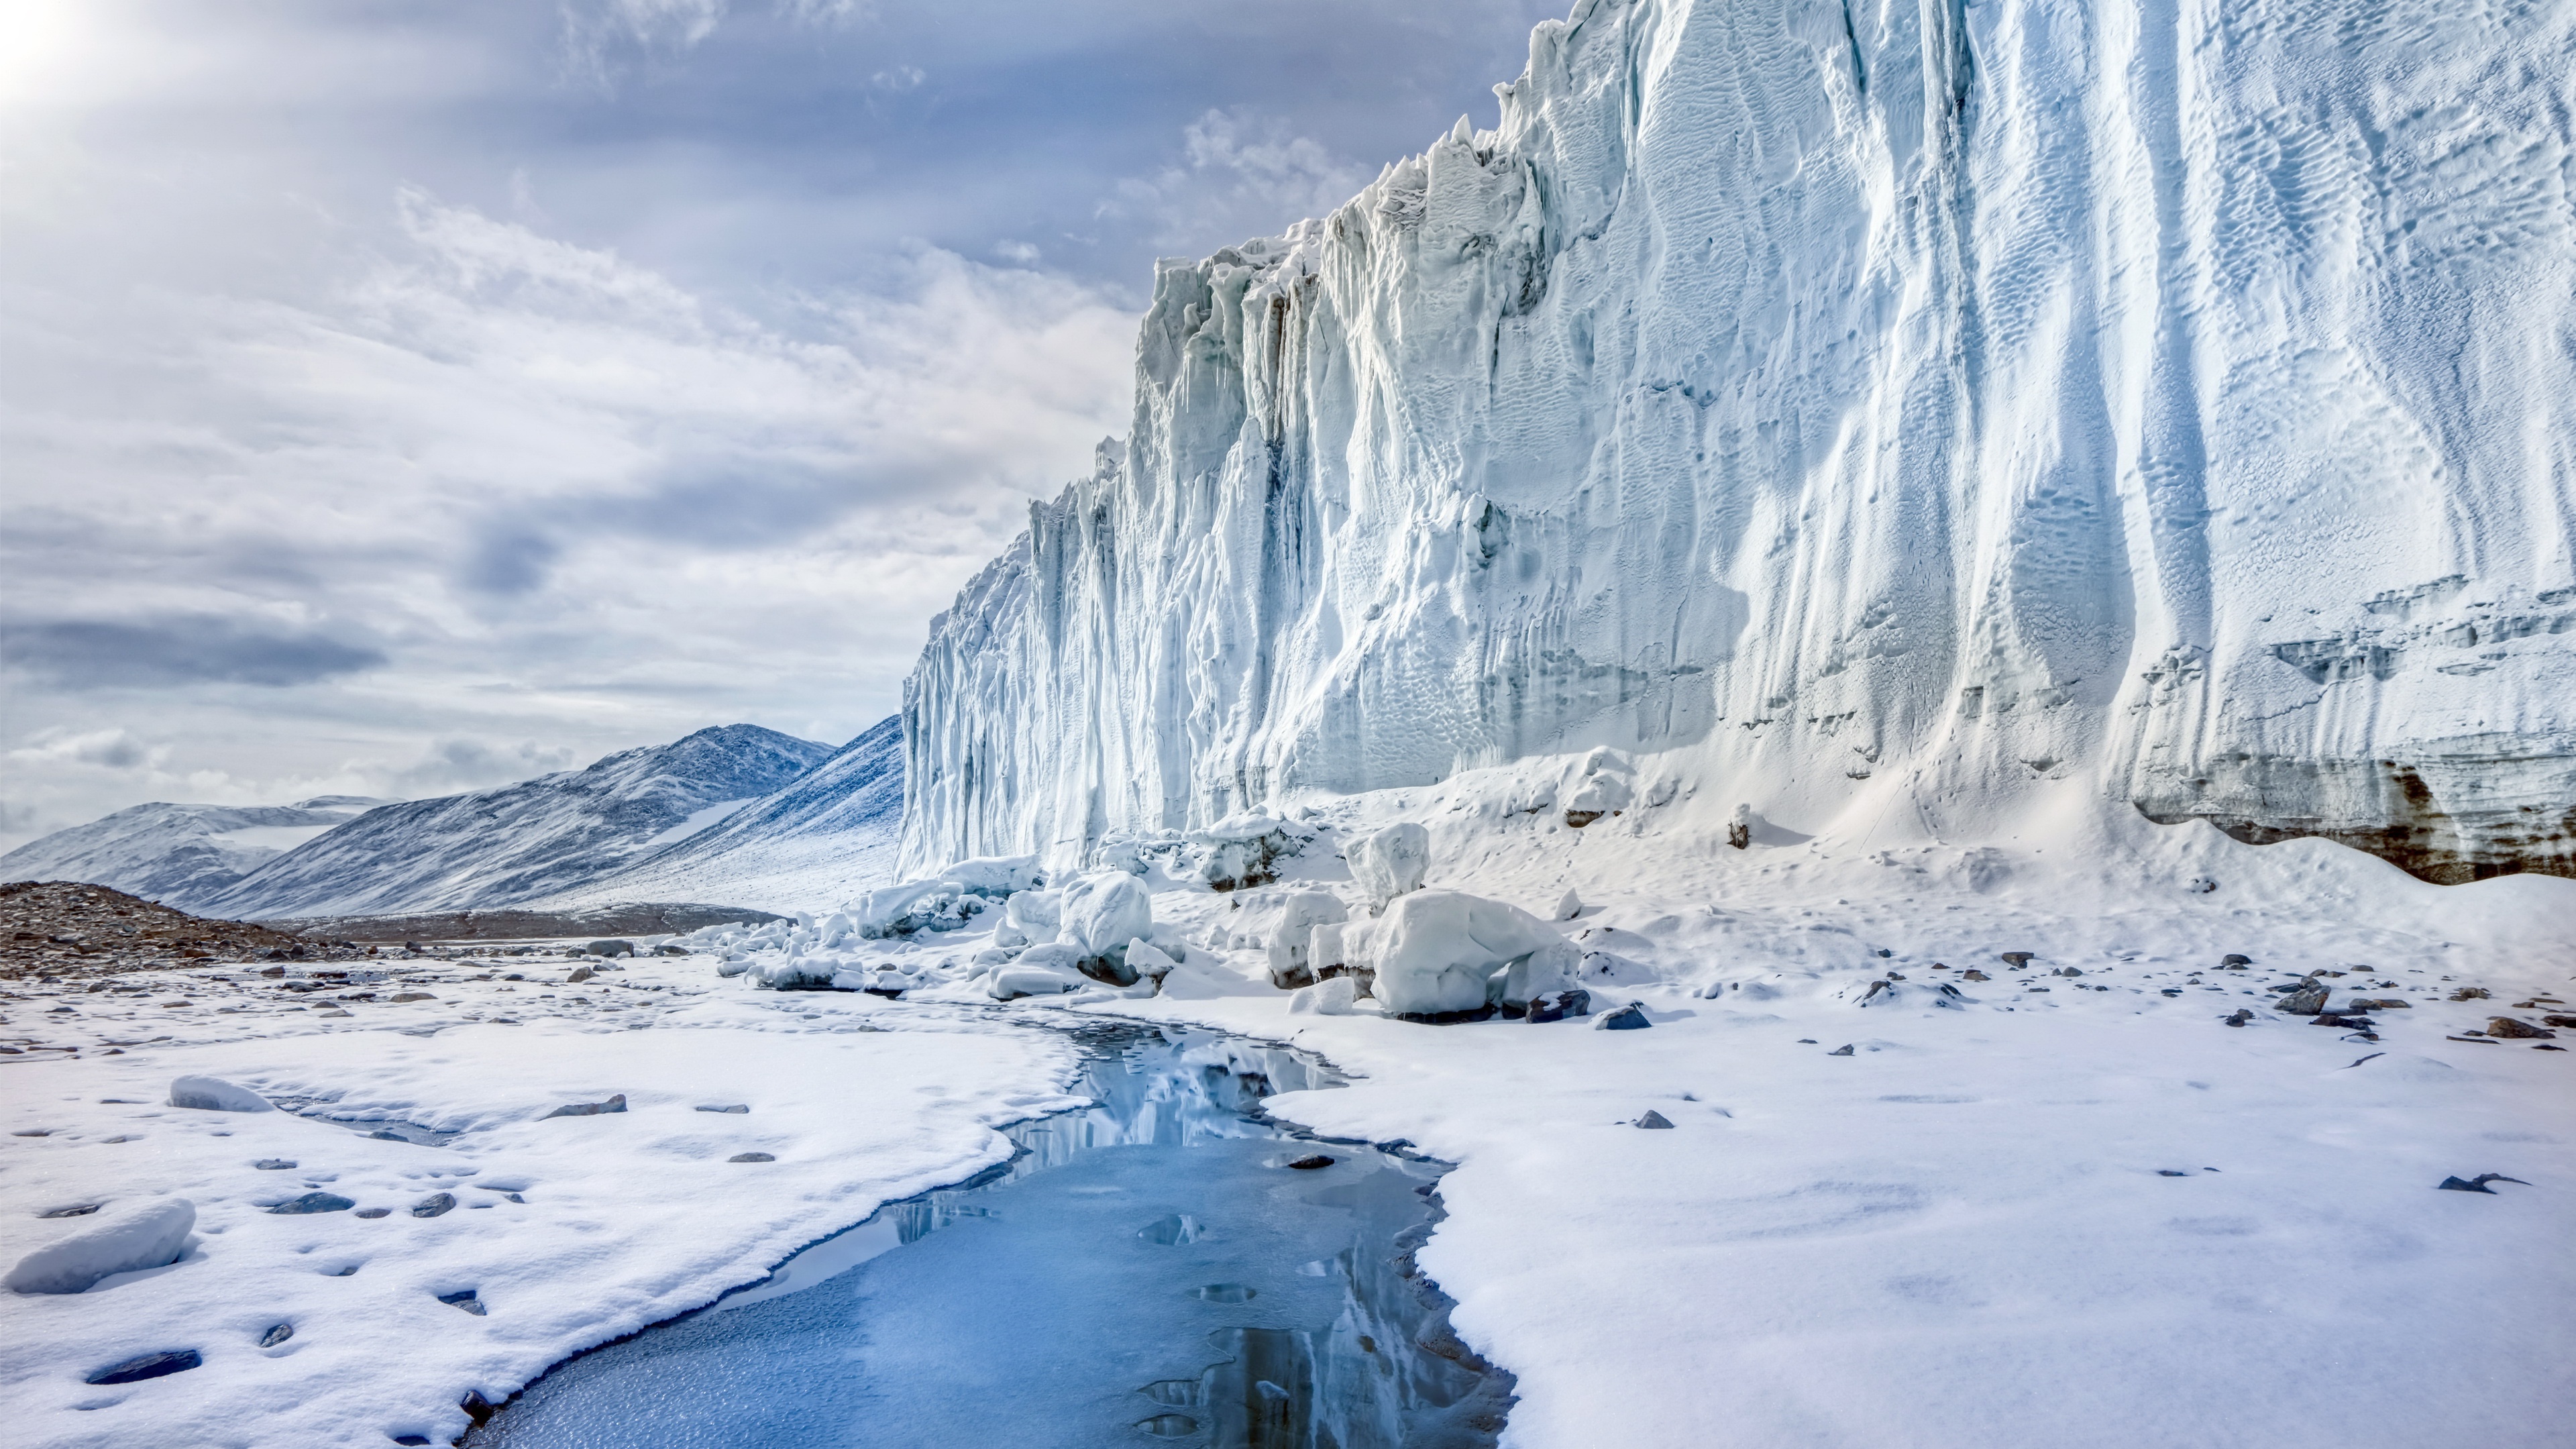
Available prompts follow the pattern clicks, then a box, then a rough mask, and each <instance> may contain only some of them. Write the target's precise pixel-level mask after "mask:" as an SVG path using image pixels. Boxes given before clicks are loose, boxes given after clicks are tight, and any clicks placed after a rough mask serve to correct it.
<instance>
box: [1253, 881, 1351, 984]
mask: <svg viewBox="0 0 2576 1449" xmlns="http://www.w3.org/2000/svg"><path fill="white" fill-rule="evenodd" d="M1350 918H1351V913H1350V912H1349V911H1348V910H1346V909H1344V908H1343V906H1342V903H1341V900H1340V898H1339V897H1337V896H1334V895H1332V894H1331V893H1330V892H1327V891H1295V892H1292V893H1290V895H1289V897H1288V902H1287V907H1286V909H1285V911H1284V912H1283V913H1282V914H1281V916H1280V918H1279V929H1278V930H1276V931H1273V932H1271V933H1270V984H1271V985H1273V986H1276V987H1278V988H1280V989H1281V990H1283V991H1287V990H1294V989H1295V988H1297V987H1300V986H1312V985H1314V984H1315V962H1314V959H1313V953H1312V951H1311V949H1310V948H1311V947H1312V945H1313V938H1314V934H1315V928H1316V927H1317V926H1321V925H1339V924H1340V923H1342V922H1344V921H1347V920H1349V919H1350Z"/></svg>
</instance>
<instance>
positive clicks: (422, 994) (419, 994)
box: [394, 991, 438, 1006]
mask: <svg viewBox="0 0 2576 1449" xmlns="http://www.w3.org/2000/svg"><path fill="white" fill-rule="evenodd" d="M437 999H438V998H437V997H435V996H432V995H431V994H429V993H428V992H426V991H397V992H395V993H394V1005H396V1006H400V1005H402V1004H403V1003H404V1002H406V1001H436V1000H437Z"/></svg>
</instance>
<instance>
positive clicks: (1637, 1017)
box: [1592, 1001, 1654, 1031]
mask: <svg viewBox="0 0 2576 1449" xmlns="http://www.w3.org/2000/svg"><path fill="white" fill-rule="evenodd" d="M1653 1025H1654V1023H1653V1022H1651V1021H1648V1020H1646V1009H1645V1006H1644V1004H1643V1003H1641V1002H1635V1001H1631V1002H1629V1003H1628V1004H1627V1005H1625V1006H1623V1007H1620V1008H1619V1009H1618V1010H1617V1011H1612V1012H1605V1013H1604V1014H1602V1015H1601V1016H1598V1017H1596V1018H1594V1019H1593V1022H1592V1028H1593V1030H1595V1031H1643V1030H1645V1029H1646V1028H1647V1027H1650V1026H1653Z"/></svg>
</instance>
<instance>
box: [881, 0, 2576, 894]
mask: <svg viewBox="0 0 2576 1449" xmlns="http://www.w3.org/2000/svg"><path fill="white" fill-rule="evenodd" d="M2571 76H2576V8H2572V7H2569V6H2564V5H2559V6H2543V7H2539V8H2536V9H2535V8H2529V7H2525V8H2522V9H2517V10H2498V9H2495V8H2492V7H2480V6H2460V5H2454V4H2449V3H2444V0H2245V3H2241V4H2234V5H2228V6H2224V7H2214V8H2213V7H2198V8H2193V7H2186V8H2184V9H2182V10H2180V11H2176V10H2173V9H2171V8H2169V7H2165V8H2159V7H2149V8H2147V9H2145V10H2135V9H2131V8H2128V7H2119V6H2093V5H2086V4H2079V3H2075V0H2030V3H2026V4H2018V5H1978V6H1973V7H1962V6H1956V5H1932V6H1921V5H1915V4H1911V3H1907V4H1896V3H1888V0H1876V3H1866V0H1860V3H1840V0H1792V3H1788V4H1784V5H1769V6H1759V5H1756V6H1748V5H1741V4H1734V3H1720V0H1702V3H1693V0H1586V3H1583V4H1579V5H1577V6H1576V7H1575V10H1574V13H1573V15H1572V17H1571V19H1570V20H1569V21H1568V22H1566V23H1563V24H1557V23H1550V24H1546V25H1542V26H1541V27H1539V29H1538V30H1537V32H1536V33H1535V34H1534V35H1533V36H1532V39H1531V45H1530V62H1529V68H1528V70H1527V72H1526V73H1524V74H1523V75H1522V76H1521V78H1520V79H1519V80H1517V81H1515V82H1514V83H1512V84H1510V85H1508V86H1505V87H1501V88H1500V94H1501V96H1502V112H1501V124H1500V127H1499V129H1497V130H1494V131H1489V132H1476V131H1472V130H1471V129H1470V128H1469V126H1468V124H1467V123H1466V122H1465V121H1464V120H1462V121H1461V122H1460V123H1459V126H1458V128H1457V129H1456V130H1455V131H1454V132H1453V133H1452V134H1451V135H1450V136H1448V137H1447V138H1446V139H1444V140H1442V141H1440V142H1439V143H1438V144H1436V145H1434V146H1433V147H1432V148H1431V149H1430V150H1429V151H1427V152H1425V153H1424V154H1422V155H1420V156H1417V157H1414V158H1411V159H1409V160H1406V161H1403V162H1400V163H1398V164H1396V165H1393V166H1391V167H1389V168H1387V170H1386V172H1385V173H1384V175H1382V176H1381V177H1380V178H1379V179H1378V180H1377V182H1375V183H1374V184H1373V185H1371V186H1369V187H1368V188H1367V189H1366V190H1365V191H1363V192H1362V193H1361V194H1360V195H1359V196H1358V197H1357V198H1355V199H1354V200H1353V201H1351V202H1350V203H1349V204H1348V205H1346V206H1344V207H1342V208H1341V209H1340V210H1338V211H1336V212H1334V213H1333V214H1332V215H1331V216H1329V217H1325V218H1323V219H1321V220H1316V221H1309V222H1304V223H1301V224H1299V225H1297V226H1296V227H1294V228H1292V229H1290V231H1289V232H1288V233H1287V234H1286V235H1285V236H1282V237H1276V238H1270V239H1265V240H1261V241H1255V242H1251V243H1247V244H1245V245H1243V246H1240V247H1233V248H1228V249H1226V250H1223V251H1220V252H1218V253H1217V254H1216V255H1215V256H1213V257H1211V258H1209V259H1208V260H1206V261H1204V262H1201V263H1198V264H1197V265H1184V264H1177V263H1174V264H1166V265H1165V267H1164V268H1163V270H1162V271H1161V273H1160V274H1159V276H1158V278H1157V283H1156V289H1155V298H1154V302H1153V306H1152V310H1151V312H1150V313H1149V315H1148V317H1147V319H1146V321H1145V324H1144V328H1143V333H1142V336H1141V338H1140V341H1139V351H1138V361H1137V373H1136V378H1137V405H1136V413H1135V419H1134V428H1133V432H1132V434H1131V436H1130V437H1129V439H1128V440H1127V441H1126V443H1124V444H1123V445H1119V444H1111V445H1106V446H1104V448H1103V450H1102V453H1101V456H1100V459H1099V463H1098V467H1097V470H1096V472H1095V473H1094V475H1093V476H1092V477H1091V478H1089V479H1087V480H1085V481H1083V482H1081V483H1078V484H1076V485H1074V486H1073V487H1072V488H1071V489H1069V490H1068V491H1067V492H1066V493H1065V495H1064V496H1063V497H1062V498H1060V499H1059V500H1057V501H1056V502H1054V503H1052V504H1046V505H1041V506H1039V507H1037V508H1035V509H1033V511H1032V519H1031V526H1030V529H1029V532H1028V533H1027V534H1026V535H1024V536H1023V537H1022V538H1021V539H1020V540H1019V542H1018V543H1017V544H1016V545H1015V546H1014V547H1013V548H1012V550H1011V551H1010V552H1009V553H1008V554H1007V555H1006V556H1005V557H1003V558H1002V559H1000V560H998V561H997V562H995V563H994V564H992V565H991V566H990V567H988V568H987V569H986V570H985V571H984V573H983V574H982V575H980V576H979V577H978V578H977V579H976V580H975V581H974V582H973V583H972V584H971V585H970V586H969V587H968V588H967V589H966V590H965V592H964V593H963V594H962V595H961V596H960V598H959V600H958V602H957V604H956V606H955V607H954V608H953V609H952V610H950V611H949V612H948V613H947V614H945V615H943V616H942V618H941V619H940V620H939V621H938V623H937V624H936V625H935V626H934V630H933V636H932V638H931V640H930V642H929V645H928V647H927V649H926V650H925V652H924V654H923V656H922V660H921V663H920V665H919V667H918V669H917V671H916V672H915V674H914V676H913V678H912V680H911V682H910V684H909V686H908V689H907V693H906V702H905V712H906V713H905V717H906V722H907V725H908V730H907V734H908V746H907V748H908V756H907V783H906V788H907V791H908V800H907V811H906V816H907V818H906V823H905V843H904V852H903V859H904V862H905V865H906V868H907V872H908V873H918V872H920V871H922V870H926V869H928V868H931V867H935V866H936V865H938V864H939V863H941V862H944V861H949V860H954V859H958V858H961V857H967V856H974V855H981V854H996V853H1009V852H1020V851H1031V850H1036V851H1044V852H1046V853H1048V854H1049V856H1050V857H1051V858H1053V859H1057V860H1069V859H1072V858H1076V857H1080V856H1082V855H1083V854H1085V853H1086V852H1087V851H1088V850H1089V849H1090V848H1091V847H1092V846H1093V845H1094V844H1096V843H1097V842H1098V841H1100V840H1101V839H1102V838H1103V837H1104V836H1106V835H1111V834H1115V833H1119V832H1148V833H1150V832H1158V831H1168V830H1174V829H1184V828H1189V827H1192V826H1196V825H1199V824H1202V823H1205V822H1207V821H1210V820H1212V819H1215V818H1217V817H1221V816H1224V815H1226V814H1228V813H1230V812H1233V811H1237V810H1242V809H1246V808H1249V807H1254V806H1258V805H1262V804H1265V803H1268V802H1275V801H1279V800H1282V799H1285V798H1293V797H1294V796H1296V795H1297V794H1298V793H1299V792H1301V791H1315V792H1358V791H1370V790H1384V789H1399V788H1406V787H1417V786H1422V785H1427V784H1430V783H1432V782H1436V781H1440V780H1443V779H1445V778H1448V777H1450V776H1452V775H1453V774H1454V773H1455V772H1458V771H1459V770H1461V769H1463V768H1468V767H1475V766H1488V765H1494V764H1498V763H1502V762H1508V761H1514V760H1529V759H1532V758H1534V757H1544V756H1551V755H1555V756H1568V755H1572V754H1573V753H1575V752H1579V751H1583V750H1585V749H1588V748H1590V747H1594V746H1605V745H1606V746H1616V747H1619V748H1621V749H1623V750H1626V751H1630V752H1633V753H1634V754H1635V756H1636V759H1635V766H1634V770H1633V772H1632V778H1633V785H1634V791H1633V795H1634V798H1633V800H1631V801H1629V802H1628V804H1627V805H1626V806H1619V807H1614V808H1628V807H1629V806H1633V807H1634V808H1637V809H1654V808H1657V807H1668V813H1667V814H1665V815H1663V816H1662V817H1661V818H1662V819H1664V820H1665V821H1667V822H1669V823H1671V824H1673V825H1676V826H1687V827H1691V828H1693V829H1695V830H1697V831H1698V832H1701V833H1704V834H1714V833H1716V832H1718V831H1720V830H1723V829H1726V828H1729V827H1730V826H1737V825H1742V826H1744V827H1745V828H1748V829H1749V828H1752V822H1755V821H1762V822H1771V824H1766V825H1765V826H1764V827H1763V828H1774V826H1776V828H1777V829H1778V830H1781V831H1784V832H1787V833H1788V834H1789V835H1790V836H1793V837H1795V838H1800V839H1803V838H1805V837H1807V836H1809V835H1819V834H1823V835H1831V836H1832V837H1833V838H1835V839H1838V840H1843V841H1847V842H1848V841H1857V842H1860V843H1861V844H1864V845H1866V844H1869V843H1871V842H1872V841H1876V842H1878V843H1880V844H1887V843H1897V842H1902V841H1906V840H1923V839H1948V840H1959V839H1981V838H1982V839H1994V840H2001V839H2006V838H2010V837H2013V836H2015V835H2017V834H2021V833H2022V832H2024V831H2028V830H2042V829H2044V828H2046V825H2047V823H2048V822H2052V821H2057V822H2062V821H2066V820H2069V819H2075V818H2087V819H2093V820H2096V821H2101V820H2103V819H2105V818H2106V817H2107V816H2109V815H2113V814H2118V815H2127V814H2130V813H2132V812H2136V813H2143V814H2144V815H2146V816H2147V817H2149V818H2150V819H2153V820H2156V821H2160V822H2179V821H2187V820H2194V819H2200V820H2208V821H2211V822H2213V823H2215V824H2217V825H2218V826H2219V827H2220V828H2222V829H2224V830H2226V831H2228V832H2229V833H2230V834H2233V835H2235V836H2237V837H2238V838H2240V839H2245V840H2251V841H2257V842H2260V841H2266V840H2271V839H2277V838H2280V837H2282V836H2286V835H2299V834H2308V835H2319V836H2325V837H2328V838H2332V839H2335V840H2339V841H2343V842H2346V843H2348V844H2353V845H2358V846H2361V847H2363V848H2365V849H2369V850H2372V851H2375V852H2378V853H2380V854H2382V855H2384V856H2386V857H2387V858H2389V859H2391V860H2394V861H2396V862H2398V863H2400V864H2402V865H2404V866H2406V867H2407V868H2408V869H2410V870H2413V871H2415V872H2417V873H2418V874H2421V875H2424V876H2426V877H2428V878H2431V879H2437V880H2456V879H2465V878H2469V877H2471V876H2475V875H2480V874H2489V873H2493V872H2496V871H2499V870H2511V869H2528V870H2544V871H2552V872H2557V873H2561V874H2566V873H2576V806H2572V805H2571V802H2576V460H2571V453H2570V445H2569V439H2570V438H2576V348H2571V347H2570V346H2569V345H2568V338H2569V337H2571V336H2576V206H2571V198H2570V194H2569V178H2570V176H2571V174H2576V171H2571V165H2576V163H2571V155H2576V143H2571V137H2570V131H2569V123H2568V120H2567V117H2568V116H2569V114H2570V113H2571V108H2576V96H2571V82H2570V79H2569V78H2570V77H2571ZM1540 803H1541V804H1542V805H1546V804H1553V803H1561V802H1555V801H1553V799H1552V798H1551V799H1549V800H1543V801H1541V802H1540ZM1632 823H1633V822H1632ZM2025 838H2036V837H2035V836H2026V837H2025Z"/></svg>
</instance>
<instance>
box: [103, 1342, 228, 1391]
mask: <svg viewBox="0 0 2576 1449" xmlns="http://www.w3.org/2000/svg"><path fill="white" fill-rule="evenodd" d="M204 1362H205V1360H204V1359H203V1358H200V1357H198V1355H197V1351H196V1350H195V1349H193V1348H178V1349H168V1350H164V1351H163V1352H160V1353H147V1354H144V1355H143V1356H142V1357H140V1358H129V1359H127V1360H126V1361H125V1362H123V1363H120V1364H115V1365H112V1366H110V1367H108V1368H103V1369H100V1370H99V1371H98V1372H97V1373H94V1374H91V1375H90V1376H89V1377H88V1378H87V1379H86V1380H84V1381H83V1382H86V1383H93V1384H139V1383H141V1382H143V1381H144V1380H145V1379H158V1378H166V1377H168V1376H169V1375H171V1374H183V1373H186V1372H187V1371H188V1370H190V1369H192V1368H196V1367H198V1366H199V1365H201V1364H203V1363H204Z"/></svg>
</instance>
